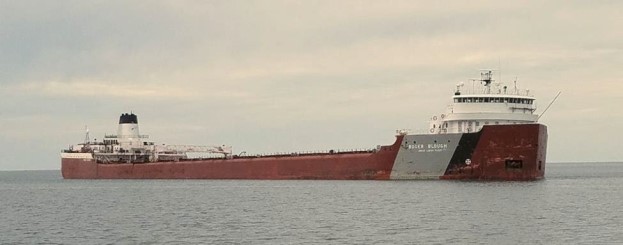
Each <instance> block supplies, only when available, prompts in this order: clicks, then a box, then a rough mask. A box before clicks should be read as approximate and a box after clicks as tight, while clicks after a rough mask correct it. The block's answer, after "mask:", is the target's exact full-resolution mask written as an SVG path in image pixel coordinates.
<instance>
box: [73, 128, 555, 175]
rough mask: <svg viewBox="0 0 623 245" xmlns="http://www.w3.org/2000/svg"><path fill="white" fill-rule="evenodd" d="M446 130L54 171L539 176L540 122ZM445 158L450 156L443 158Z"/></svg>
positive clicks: (91, 163) (83, 162)
mask: <svg viewBox="0 0 623 245" xmlns="http://www.w3.org/2000/svg"><path fill="white" fill-rule="evenodd" d="M451 136H453V137H454V136H455V137H454V138H456V140H454V138H452V137H450V138H448V136H443V135H435V134H431V135H420V136H410V135H399V136H397V138H396V141H395V142H394V144H392V145H389V146H383V147H381V148H379V149H378V150H376V151H374V152H346V153H333V154H329V153H327V154H310V155H292V156H290V155H288V156H265V157H234V158H233V159H208V160H188V161H179V162H153V163H134V164H132V163H114V164H104V163H96V161H95V160H94V159H92V158H91V159H81V158H62V167H61V170H62V174H63V177H64V178H65V179H331V180H389V179H431V178H437V179H446V180H448V179H476V180H536V179H541V178H543V176H544V173H545V157H546V147H547V127H546V126H544V125H541V124H521V125H491V126H489V125H488V126H484V127H483V128H482V130H481V131H480V132H477V133H465V134H455V135H451ZM412 137H415V138H418V139H424V140H428V141H430V142H435V143H437V142H438V141H439V142H442V140H443V142H445V140H447V142H449V143H448V144H450V146H454V145H456V146H454V147H448V146H447V145H445V147H446V148H448V149H445V148H444V149H442V150H436V151H433V150H432V149H431V150H430V151H425V150H423V149H420V150H419V152H418V151H417V149H415V148H414V147H411V146H409V144H411V143H412ZM443 137H445V138H443ZM420 141H421V140H420ZM413 142H414V141H413ZM436 145H437V144H434V145H433V144H428V145H427V146H428V147H437V146H436ZM405 156H414V157H412V158H408V157H405ZM446 158H447V159H449V160H443V159H446ZM422 159H426V160H422ZM439 169H441V171H439Z"/></svg>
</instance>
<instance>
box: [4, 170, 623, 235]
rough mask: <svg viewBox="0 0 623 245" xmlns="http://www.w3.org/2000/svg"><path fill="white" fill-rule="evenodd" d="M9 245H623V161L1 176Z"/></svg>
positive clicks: (54, 173) (51, 172)
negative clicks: (521, 167)
mask: <svg viewBox="0 0 623 245" xmlns="http://www.w3.org/2000/svg"><path fill="white" fill-rule="evenodd" d="M0 214H1V215H2V217H1V219H0V243H2V244H5V243H8V244H13V243H14V244H35V243H46V244H153V243H166V244H186V243H202V244H452V243H454V244H464V243H484V244H587V243H594V244H604V243H617V244H621V243H623V163H549V164H548V165H547V168H546V179H545V180H542V181H535V182H473V181H318V180H309V181H308V180H287V181H268V180H261V181H260V180H63V179H62V178H61V176H60V171H12V172H0Z"/></svg>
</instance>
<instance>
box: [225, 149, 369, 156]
mask: <svg viewBox="0 0 623 245" xmlns="http://www.w3.org/2000/svg"><path fill="white" fill-rule="evenodd" d="M376 151H377V150H376V149H371V148H356V149H336V150H313V151H296V152H274V153H260V154H244V155H235V156H234V158H249V157H291V156H313V155H330V154H348V153H374V152H376Z"/></svg>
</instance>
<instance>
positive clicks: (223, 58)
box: [0, 1, 623, 169]
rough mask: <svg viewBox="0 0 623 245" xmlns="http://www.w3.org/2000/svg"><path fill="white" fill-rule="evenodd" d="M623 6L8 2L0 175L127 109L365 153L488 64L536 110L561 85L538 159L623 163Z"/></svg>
mask: <svg viewBox="0 0 623 245" xmlns="http://www.w3.org/2000/svg"><path fill="white" fill-rule="evenodd" d="M621 5H622V4H621V3H619V2H617V1H614V2H607V1H600V2H583V1H577V2H573V1H550V2H546V3H542V2H511V3H509V2H497V1H478V2H469V3H464V2H462V1H456V2H439V3H436V2H433V3H431V2H414V1H389V2H377V1H340V2H334V1H314V2H291V1H283V2H279V1H273V2H265V1H244V2H231V1H150V2H141V1H105V2H99V1H61V2H41V1H19V2H2V3H0V102H1V103H0V154H2V155H5V156H7V155H8V156H10V157H7V158H4V159H3V160H0V169H39V168H46V169H53V168H58V166H59V164H58V150H59V149H60V148H61V147H64V146H66V145H68V144H72V143H76V142H77V141H79V140H80V139H81V137H82V136H81V131H82V129H83V127H84V125H85V124H88V125H89V127H90V128H91V132H92V134H93V135H98V133H99V135H100V136H101V135H102V134H103V133H113V132H114V130H115V126H116V125H115V123H116V117H117V116H118V114H120V113H122V112H125V111H129V110H134V111H135V112H137V113H139V117H140V118H141V123H142V124H141V127H142V131H143V133H147V134H151V135H152V136H153V137H155V138H154V139H157V140H161V141H163V142H172V143H196V144H205V143H227V144H232V145H234V147H235V149H239V150H247V151H252V152H264V151H288V150H308V149H326V148H351V147H373V146H375V145H377V144H383V143H389V142H391V140H392V134H393V130H394V129H398V128H415V129H418V128H425V127H426V126H427V125H428V124H427V122H426V120H427V119H428V118H429V115H431V114H433V113H438V112H440V111H443V110H444V109H445V107H446V105H447V104H448V103H449V96H450V95H451V92H452V89H453V88H454V85H455V84H456V83H457V82H459V81H466V80H467V79H468V78H473V77H474V76H475V75H477V70H478V69H480V68H498V67H501V68H502V72H503V74H502V78H503V80H506V81H510V80H513V79H515V76H518V80H519V81H520V85H521V86H523V87H525V88H531V89H532V90H533V91H535V93H536V95H537V97H538V98H539V100H540V101H539V105H541V110H542V109H543V108H544V107H545V105H546V104H547V103H548V102H549V101H548V100H550V99H551V98H552V97H553V96H554V95H555V94H556V92H558V91H563V95H562V97H561V98H560V100H559V101H558V102H557V104H555V105H554V107H553V108H552V109H551V111H549V112H548V114H547V115H545V116H544V117H543V122H544V123H546V124H548V125H549V126H550V145H549V155H548V158H549V160H551V161H606V160H620V159H621V158H622V156H621V154H620V153H619V151H618V149H615V147H616V146H617V145H618V142H617V139H618V138H620V137H621V135H620V133H617V132H618V131H616V130H612V129H613V128H616V125H618V124H620V122H621V121H622V119H623V118H622V117H623V116H621V115H620V113H615V112H616V111H617V110H618V104H620V103H621V101H623V100H622V99H623V98H621V95H620V93H619V92H618V90H620V89H621V86H622V85H621V84H622V83H621V82H622V81H621V77H623V71H622V70H621V69H620V67H621V64H623V60H622V59H623V58H622V57H623V55H622V54H623V33H621V32H618V31H616V30H617V28H618V26H621V24H623V23H622V22H623V20H622V19H621V18H620V17H619V16H620V9H622V8H621V7H622V6H621ZM617 123H618V124H617ZM603 130H608V131H609V132H610V131H613V132H610V133H605V132H604V131H603ZM571 136H573V137H571ZM568 138H574V139H576V140H567V139H568ZM32 152H36V154H32Z"/></svg>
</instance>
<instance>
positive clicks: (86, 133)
mask: <svg viewBox="0 0 623 245" xmlns="http://www.w3.org/2000/svg"><path fill="white" fill-rule="evenodd" d="M84 131H85V135H84V145H89V142H90V141H91V139H90V138H89V126H87V125H84Z"/></svg>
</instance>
